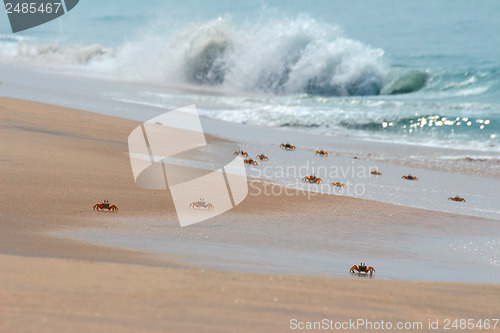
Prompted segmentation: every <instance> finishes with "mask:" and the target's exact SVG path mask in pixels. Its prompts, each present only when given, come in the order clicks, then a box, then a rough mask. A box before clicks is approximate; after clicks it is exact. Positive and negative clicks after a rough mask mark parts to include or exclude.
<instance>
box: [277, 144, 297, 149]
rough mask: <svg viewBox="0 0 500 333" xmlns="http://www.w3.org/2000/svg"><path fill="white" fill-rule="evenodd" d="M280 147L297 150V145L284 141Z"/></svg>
mask: <svg viewBox="0 0 500 333" xmlns="http://www.w3.org/2000/svg"><path fill="white" fill-rule="evenodd" d="M280 148H281V149H285V150H295V146H293V145H291V144H289V143H282V144H281V145H280Z"/></svg>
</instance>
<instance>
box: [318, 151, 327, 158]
mask: <svg viewBox="0 0 500 333" xmlns="http://www.w3.org/2000/svg"><path fill="white" fill-rule="evenodd" d="M316 155H319V156H322V157H327V156H328V153H327V152H326V151H324V150H316Z"/></svg>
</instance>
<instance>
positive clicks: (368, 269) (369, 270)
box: [349, 263, 375, 275]
mask: <svg viewBox="0 0 500 333" xmlns="http://www.w3.org/2000/svg"><path fill="white" fill-rule="evenodd" d="M356 271H357V273H358V274H361V273H364V274H368V273H369V274H370V275H372V274H373V273H375V268H373V267H372V266H370V267H366V264H365V263H361V264H359V266H356V265H354V266H352V267H351V269H350V270H349V272H350V273H351V274H354V273H356Z"/></svg>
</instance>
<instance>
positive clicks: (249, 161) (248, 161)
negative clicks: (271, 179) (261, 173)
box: [243, 158, 259, 165]
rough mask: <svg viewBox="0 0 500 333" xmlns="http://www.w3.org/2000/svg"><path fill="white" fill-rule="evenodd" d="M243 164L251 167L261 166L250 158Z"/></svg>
mask: <svg viewBox="0 0 500 333" xmlns="http://www.w3.org/2000/svg"><path fill="white" fill-rule="evenodd" d="M243 162H244V163H246V164H250V165H259V162H257V161H254V160H252V159H251V158H249V159H248V160H244V161H243Z"/></svg>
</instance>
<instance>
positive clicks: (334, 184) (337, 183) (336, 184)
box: [330, 182, 345, 187]
mask: <svg viewBox="0 0 500 333" xmlns="http://www.w3.org/2000/svg"><path fill="white" fill-rule="evenodd" d="M330 185H332V186H337V187H345V184H344V183H341V182H336V183H335V182H333V183H330Z"/></svg>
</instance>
